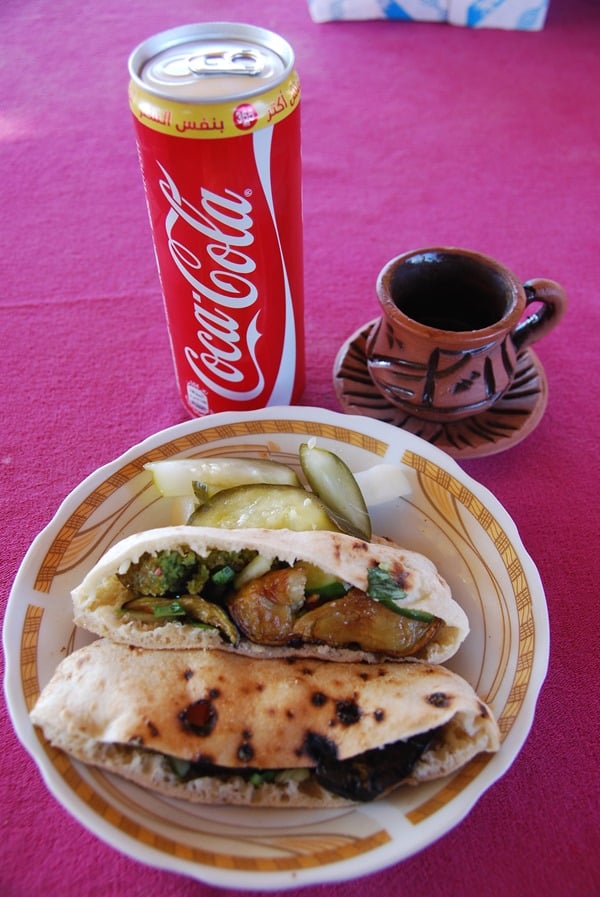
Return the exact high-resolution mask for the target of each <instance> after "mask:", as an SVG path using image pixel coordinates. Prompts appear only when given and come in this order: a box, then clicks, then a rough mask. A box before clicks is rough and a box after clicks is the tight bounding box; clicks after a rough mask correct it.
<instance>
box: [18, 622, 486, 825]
mask: <svg viewBox="0 0 600 897" xmlns="http://www.w3.org/2000/svg"><path fill="white" fill-rule="evenodd" d="M31 719H32V722H33V723H34V724H35V725H36V726H39V727H41V729H42V730H43V733H44V735H45V737H46V739H48V741H50V742H51V743H52V745H54V746H55V747H57V748H60V749H61V750H63V751H66V752H67V753H69V754H70V755H72V756H73V757H75V758H77V759H78V760H80V761H82V762H84V763H86V764H92V765H94V766H97V767H100V768H102V769H104V770H107V771H109V772H111V773H116V774H118V775H120V776H124V777H125V778H127V779H129V780H132V781H133V782H136V783H137V784H139V785H141V786H143V787H145V788H149V789H152V790H155V791H158V792H160V793H162V794H164V795H168V796H170V797H179V798H184V799H186V800H189V801H193V802H197V803H212V804H240V805H250V804H251V805H254V806H268V807H283V806H285V807H320V808H324V807H334V806H339V805H346V804H354V803H357V802H365V801H371V800H375V799H378V798H380V797H382V796H385V795H386V794H389V793H390V792H391V791H392V790H393V789H395V788H396V787H398V786H399V785H404V784H407V785H409V784H410V785H414V784H418V783H421V782H426V781H430V780H432V779H437V778H440V777H442V776H446V775H448V774H450V773H453V772H455V771H456V770H457V769H459V768H460V767H462V766H464V765H465V764H466V763H467V762H468V761H469V760H470V759H471V758H472V757H474V756H475V755H476V754H478V753H480V752H494V751H496V750H497V749H498V746H499V732H498V726H497V724H496V722H495V720H494V717H493V715H492V712H491V710H490V708H489V707H487V706H486V705H485V703H484V702H483V701H481V700H480V699H479V698H478V697H477V695H476V694H475V692H474V691H473V689H472V688H471V687H470V686H469V685H468V684H467V682H465V681H464V680H463V679H462V678H460V677H459V676H457V675H456V674H454V673H452V672H450V671H449V670H447V669H446V668H444V667H440V666H437V665H432V664H427V663H424V662H422V661H410V660H408V661H405V662H403V663H384V664H365V663H332V662H329V661H321V660H315V659H312V658H290V659H287V660H286V659H282V658H267V659H261V660H256V659H255V658H252V657H245V656H241V655H236V654H228V653H225V652H220V651H203V650H173V651H152V650H147V649H140V648H130V647H127V646H125V645H119V644H115V643H114V642H111V641H109V640H107V639H99V640H97V641H95V642H93V643H92V644H91V645H88V646H87V647H85V648H82V649H79V650H78V651H76V652H74V653H73V654H71V655H70V656H68V657H67V658H66V659H65V660H63V661H62V663H61V664H60V665H59V667H58V668H57V670H56V672H55V674H54V676H53V678H52V680H51V681H50V682H49V684H48V685H47V686H46V687H45V688H44V690H43V692H42V694H41V696H40V697H39V699H38V701H37V704H36V705H35V707H34V709H33V711H32V713H31Z"/></svg>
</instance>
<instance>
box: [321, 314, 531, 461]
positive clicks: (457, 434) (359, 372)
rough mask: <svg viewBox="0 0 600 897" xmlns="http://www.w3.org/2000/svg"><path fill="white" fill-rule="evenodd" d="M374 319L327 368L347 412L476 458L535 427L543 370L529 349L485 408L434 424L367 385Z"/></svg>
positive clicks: (507, 445) (513, 442)
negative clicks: (368, 348) (508, 383)
mask: <svg viewBox="0 0 600 897" xmlns="http://www.w3.org/2000/svg"><path fill="white" fill-rule="evenodd" d="M374 324H375V321H369V322H368V323H367V324H364V325H363V326H362V327H361V328H360V329H359V330H357V331H356V333H354V334H353V335H352V336H351V337H350V338H349V339H348V340H347V341H346V342H345V343H344V344H343V346H342V347H341V349H340V351H339V352H338V355H337V358H336V360H335V364H334V368H333V382H334V388H335V392H336V396H337V399H338V401H339V403H340V405H341V406H342V408H343V409H344V411H345V412H346V413H348V414H363V415H365V416H366V417H372V418H375V420H380V421H384V422H385V423H388V424H392V425H393V426H396V427H401V428H402V429H403V430H408V431H409V432H410V433H413V434H414V435H415V436H420V437H421V438H422V439H426V440H427V441H428V442H431V443H432V444H434V445H436V446H437V447H438V448H441V449H443V450H444V451H446V452H447V453H448V454H449V455H452V456H453V457H454V458H481V457H483V456H484V455H493V454H496V453H497V452H503V451H504V450H505V449H507V448H511V447H512V446H514V445H516V444H517V443H518V442H520V441H521V440H522V439H525V437H526V436H529V434H530V433H531V432H532V431H533V430H534V429H535V427H537V425H538V424H539V422H540V420H541V419H542V416H543V414H544V411H545V409H546V403H547V400H548V384H547V381H546V375H545V373H544V369H543V367H542V365H541V363H540V361H539V359H538V357H537V356H536V354H535V353H534V352H533V351H532V350H531V349H525V350H524V351H523V352H522V353H521V354H520V355H519V357H518V359H517V369H516V371H515V378H514V380H513V383H512V386H511V387H510V389H509V390H508V392H506V393H505V395H504V396H502V398H501V399H499V400H498V401H497V402H496V403H495V404H494V405H493V406H492V408H490V409H489V410H487V411H484V412H482V413H481V414H476V415H473V416H472V417H467V418H464V419H463V420H458V421H451V422H448V423H435V422H432V421H424V420H421V419H420V418H418V417H414V416H413V415H411V414H408V413H407V412H405V411H402V409H400V408H396V407H395V406H394V405H391V404H390V403H389V402H388V401H387V400H386V399H385V398H384V397H383V396H382V395H381V393H380V392H379V391H378V390H377V389H376V387H375V386H374V385H373V382H372V380H371V377H370V376H369V371H368V368H367V361H366V354H365V344H366V340H367V336H368V334H369V331H370V329H371V328H372V327H373V325H374Z"/></svg>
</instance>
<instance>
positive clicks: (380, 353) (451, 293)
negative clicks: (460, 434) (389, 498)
mask: <svg viewBox="0 0 600 897" xmlns="http://www.w3.org/2000/svg"><path fill="white" fill-rule="evenodd" d="M377 297H378V299H379V303H380V306H381V309H382V312H383V315H382V316H381V318H380V320H378V321H377V322H375V324H374V325H373V327H372V329H371V331H370V333H369V335H368V338H367V343H366V356H367V367H368V370H369V374H370V376H371V379H372V381H373V384H374V386H375V387H376V388H377V390H378V391H379V392H380V393H381V394H382V395H383V396H385V398H386V399H387V400H388V401H389V402H390V403H391V404H393V405H395V406H396V407H399V408H401V409H402V410H404V411H406V412H407V413H409V414H411V415H414V416H416V417H420V418H422V419H424V420H430V421H452V420H458V419H460V418H464V417H469V416H471V415H474V414H479V413H481V412H482V411H485V410H487V409H488V408H490V407H491V406H492V405H493V404H494V402H496V401H497V400H498V399H499V398H500V397H501V396H502V395H504V393H505V392H506V391H507V390H508V389H509V388H510V385H511V383H512V380H513V377H514V372H515V368H516V365H517V358H518V356H519V354H520V353H521V352H522V351H523V350H524V349H526V347H527V346H530V345H531V344H532V343H534V342H536V341H537V340H539V339H541V338H542V337H543V336H545V335H546V334H547V333H549V332H550V331H551V330H552V329H553V328H554V327H555V326H556V325H557V324H558V322H559V320H560V319H561V317H562V316H563V314H564V312H565V310H566V307H567V296H566V293H565V291H564V290H563V288H562V287H561V286H560V285H559V284H557V283H555V282H554V281H552V280H544V279H541V278H537V279H534V280H529V281H527V282H526V283H524V284H522V283H521V282H520V281H519V280H518V279H517V278H516V277H515V275H514V274H513V273H512V272H511V271H509V270H508V268H505V267H504V266H503V265H501V264H500V263H499V262H497V261H495V260H494V259H492V258H489V257H488V256H485V255H481V254H480V253H477V252H471V251H469V250H466V249H457V248H454V247H436V248H432V249H418V250H413V251H412V252H407V253H404V254H403V255H399V256H397V257H396V258H394V259H392V260H391V261H390V262H388V263H387V264H386V265H385V266H384V268H383V269H382V271H381V273H380V274H379V277H378V279H377ZM530 306H535V308H532V309H531V310H530V312H531V313H529V314H528V315H527V316H524V312H525V309H526V308H529V307H530Z"/></svg>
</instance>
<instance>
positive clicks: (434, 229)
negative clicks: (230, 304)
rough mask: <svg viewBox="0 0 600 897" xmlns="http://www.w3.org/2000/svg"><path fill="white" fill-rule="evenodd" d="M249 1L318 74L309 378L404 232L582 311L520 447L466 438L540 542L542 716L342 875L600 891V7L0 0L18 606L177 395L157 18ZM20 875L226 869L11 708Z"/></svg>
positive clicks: (115, 890) (308, 167)
mask: <svg viewBox="0 0 600 897" xmlns="http://www.w3.org/2000/svg"><path fill="white" fill-rule="evenodd" d="M219 19H227V20H233V21H236V20H237V21H244V20H251V21H253V22H255V23H257V24H260V25H264V26H267V27H270V28H272V29H274V30H276V31H279V32H281V33H282V34H283V35H284V36H286V37H287V38H288V40H289V41H290V42H291V43H292V45H293V46H294V48H295V50H296V54H297V64H298V69H299V71H300V74H301V78H302V82H303V89H304V95H303V96H304V99H303V128H304V130H303V166H304V191H305V193H304V196H305V253H306V325H307V364H308V383H307V387H306V391H305V394H304V397H303V402H304V404H308V405H319V406H323V407H325V408H330V409H334V410H339V406H338V404H337V402H336V399H335V397H334V393H333V390H332V378H331V372H332V365H333V361H334V358H335V355H336V352H337V349H338V347H339V346H340V344H341V343H342V342H343V341H344V340H345V339H346V338H347V337H348V336H349V335H350V334H351V333H352V332H353V331H354V330H356V329H357V328H358V327H359V326H360V325H362V324H363V323H364V322H365V321H367V320H369V319H370V318H372V317H374V316H375V315H376V314H377V307H376V302H375V296H374V281H375V277H376V275H377V272H378V271H379V269H380V268H381V266H382V265H383V264H384V263H385V262H386V261H387V260H388V259H389V258H391V257H392V256H394V255H396V254H397V253H399V252H401V251H404V250H406V249H410V248H414V247H418V246H425V245H435V244H454V245H462V246H466V247H469V248H472V249H477V250H479V251H482V252H486V253H488V254H491V255H493V256H496V257H497V258H499V259H501V260H502V261H503V262H504V263H505V264H507V265H508V266H509V267H511V268H512V269H513V270H514V271H515V272H516V273H517V274H518V275H519V276H521V277H523V278H524V279H526V278H528V277H534V276H544V277H551V278H554V279H556V280H558V281H560V282H561V283H562V284H563V285H564V287H565V288H566V289H567V291H568V293H569V296H570V311H569V313H568V315H567V317H566V318H565V320H564V322H563V324H562V325H561V326H560V328H559V329H558V330H557V331H555V332H554V333H553V334H552V335H550V336H549V337H548V338H546V339H545V340H544V341H543V343H541V344H540V345H539V349H538V354H539V357H540V359H541V361H542V363H543V365H544V368H545V370H546V374H547V377H548V382H549V402H548V408H547V411H546V414H545V416H544V418H543V420H542V422H541V423H540V425H539V426H538V428H537V429H536V430H535V431H534V432H533V433H532V434H531V435H530V436H529V437H528V438H527V439H525V440H524V441H523V442H521V443H520V444H519V445H517V446H516V447H514V448H512V449H510V450H509V451H507V452H505V453H503V454H499V455H494V456H490V457H487V458H481V459H478V460H476V461H465V462H463V464H464V468H465V469H466V470H467V472H468V473H470V474H471V475H472V476H474V477H475V478H477V479H478V480H480V481H481V482H482V483H484V484H485V485H486V486H487V487H489V488H490V489H491V490H492V491H493V492H494V493H495V494H496V496H497V497H498V498H499V500H500V501H501V502H502V503H503V504H504V505H505V507H506V508H507V509H508V511H509V513H510V514H511V515H512V516H513V517H514V519H515V521H516V522H517V524H518V526H519V528H520V531H521V534H522V537H523V540H524V543H525V545H526V547H527V549H528V551H529V552H530V553H531V555H532V556H533V558H534V560H535V562H536V564H537V565H538V567H539V570H540V573H541V576H542V579H543V581H544V584H545V589H546V593H547V599H548V606H549V613H550V623H551V638H552V645H551V659H550V668H549V673H548V678H547V681H546V684H545V686H544V688H543V690H542V693H541V696H540V700H539V704H538V710H537V714H536V718H535V722H534V725H533V729H532V731H531V735H530V737H529V739H528V741H527V743H526V745H525V747H524V748H523V750H522V752H521V754H520V755H519V756H518V758H517V760H516V762H515V763H514V765H513V766H512V768H511V769H510V771H509V772H508V773H507V774H506V775H505V776H504V778H503V779H502V780H501V781H499V782H498V783H497V784H496V785H495V786H494V787H492V788H491V790H489V791H488V792H487V793H486V794H485V795H484V796H483V797H482V799H481V800H480V801H479V802H478V803H477V805H476V806H475V808H474V809H473V810H472V812H471V813H470V814H469V816H468V817H467V818H466V819H465V821H464V822H463V823H462V824H460V825H459V826H458V827H457V828H455V829H454V830H452V831H451V832H450V833H449V834H447V835H446V836H444V837H443V838H442V839H441V840H440V841H438V842H437V843H435V844H434V845H432V846H430V847H429V848H427V849H425V850H424V851H423V852H421V853H420V854H418V855H417V856H415V857H413V858H411V859H409V860H407V861H405V862H403V863H400V864H398V865H396V866H394V867H391V868H389V869H387V870H385V871H382V872H379V873H376V874H373V875H371V876H368V877H366V878H364V879H363V880H359V881H355V882H347V883H345V884H341V885H337V886H336V885H331V886H328V887H327V888H324V887H320V886H315V887H310V888H309V889H308V890H307V891H306V892H305V893H307V894H308V895H310V897H313V895H314V897H316V895H317V894H325V893H328V894H344V895H346V897H357V895H359V894H360V895H367V897H374V895H378V894H382V893H390V894H406V895H409V894H410V895H411V897H415V895H426V897H441V895H444V897H447V895H450V894H452V895H459V894H460V895H461V897H481V895H486V897H500V895H502V897H529V895H536V897H537V895H546V894H548V895H549V894H556V895H561V897H569V895H577V897H592V895H594V894H598V893H600V871H599V870H600V867H599V860H598V857H599V856H600V832H599V827H600V825H599V824H600V819H599V811H598V805H599V800H600V793H599V788H598V731H599V729H598V724H599V714H598V685H599V676H598V672H597V664H598V657H599V639H598V619H599V617H598V563H597V557H598V552H597V548H598V546H597V541H598V503H599V495H598V437H599V433H598V395H597V379H598V326H599V321H598V308H599V303H598V299H597V291H598V283H599V278H600V273H599V270H598V255H599V249H600V245H599V241H598V236H599V234H598V209H599V202H598V200H599V189H598V185H599V183H600V164H599V162H600V160H599V152H600V149H599V147H600V128H599V122H600V118H599V116H598V106H599V91H598V84H600V56H599V55H598V47H599V45H600V7H599V6H598V4H597V3H596V2H595V0H553V2H552V4H551V7H550V11H549V15H548V20H547V24H546V27H545V29H544V30H543V31H541V32H539V33H524V32H497V31H485V32H483V31H477V32H476V31H471V30H467V29H462V28H450V27H448V26H444V25H430V24H423V23H421V24H418V23H417V24H409V23H403V22H377V23H336V24H328V25H316V24H314V23H313V22H311V20H310V18H309V15H308V12H307V9H306V5H305V3H303V2H302V0H297V2H295V3H281V2H277V0H255V2H253V3H251V4H249V3H247V2H246V0H226V2H217V0H204V2H202V3H197V2H192V0H172V2H170V3H164V2H159V0H144V2H140V0H131V2H127V3H122V2H116V0H102V2H99V0H90V2H88V3H85V4H80V3H75V2H73V0H65V2H61V3H51V2H49V0H28V2H24V3H17V2H15V0H13V2H11V0H8V2H6V3H4V4H3V6H2V9H1V11H0V33H1V34H2V38H1V42H2V53H1V56H0V69H1V72H2V76H1V78H0V91H1V95H2V102H1V104H0V154H1V157H2V162H1V170H2V189H1V191H0V207H1V218H0V267H1V271H2V291H1V299H0V308H1V318H0V320H1V331H0V332H1V333H2V348H3V358H4V363H3V366H2V383H3V398H2V406H3V413H2V435H1V437H0V446H1V449H0V462H1V463H0V477H1V487H0V504H1V508H2V510H1V515H2V523H3V529H4V537H3V540H2V551H1V553H0V570H1V575H2V592H1V596H2V598H1V600H2V602H3V606H4V604H5V602H6V600H7V597H8V593H9V590H10V587H11V584H12V581H13V578H14V576H15V574H16V572H17V569H18V567H19V564H20V562H21V560H22V558H23V555H24V553H25V551H26V549H27V547H28V545H29V544H30V542H31V540H32V539H33V538H34V536H35V535H36V533H38V532H39V531H40V530H41V529H42V528H43V527H44V526H45V525H46V523H47V522H48V521H49V520H50V519H51V517H52V515H53V513H54V511H55V509H56V508H57V506H58V504H59V502H60V501H61V500H62V499H63V498H64V497H65V496H66V495H67V493H68V492H69V491H70V490H71V489H72V488H73V487H75V486H76V485H77V484H78V483H79V482H80V481H81V480H82V479H83V478H84V477H85V476H86V475H87V474H88V473H90V472H91V471H93V470H94V469H95V468H97V467H99V466H100V465H101V464H103V463H105V462H107V461H109V460H111V459H112V458H114V457H116V456H117V455H119V454H121V453H122V452H123V451H124V450H125V449H127V448H128V447H129V446H130V445H132V444H134V443H136V442H138V441H140V440H141V439H142V438H144V437H145V436H147V435H149V434H151V433H153V432H155V431H157V430H160V429H162V428H164V427H167V426H169V425H171V424H174V423H177V422H179V421H181V420H183V419H184V418H185V413H184V411H183V409H182V407H181V405H180V403H179V399H178V395H177V391H176V388H175V383H174V378H173V374H172V367H171V359H170V353H169V347H168V343H167V336H166V330H165V325H164V321H163V313H162V306H161V300H160V298H159V290H158V284H157V277H156V273H155V267H154V259H153V251H152V246H151V240H150V235H149V229H148V225H147V218H146V210H145V205H144V197H143V192H142V184H141V179H140V175H139V170H138V161H137V158H136V153H135V148H134V141H133V134H132V126H131V122H130V118H129V111H128V108H127V101H126V85H127V74H126V60H127V56H128V54H129V51H130V50H131V49H132V47H133V46H134V45H136V44H137V43H138V42H139V41H140V40H142V39H143V38H145V37H146V36H148V35H150V34H152V33H154V32H157V31H160V30H163V29H165V28H168V27H172V26H174V25H176V24H181V23H186V22H192V21H195V20H219ZM1 739H2V776H1V785H0V789H1V794H0V808H1V809H0V819H1V822H2V838H1V842H0V844H1V846H0V893H2V895H3V897H29V895H32V894H36V893H41V894H44V895H45V897H58V895H61V897H62V895H71V894H73V895H74V894H78V895H81V897H88V895H89V897H96V895H106V894H118V895H125V894H126V895H128V897H139V895H148V894H152V895H154V894H161V895H162V897H171V895H178V897H196V895H208V894H212V893H216V889H215V888H213V887H209V886H207V885H203V884H201V883H198V882H194V881H193V880H191V879H187V878H184V877H181V876H178V875H175V874H172V873H169V872H164V871H159V870H156V869H153V868H150V867H147V866H144V865H141V864H138V863H137V862H135V861H134V860H131V859H129V858H127V857H125V856H123V855H121V854H120V853H119V852H117V851H115V850H113V849H112V848H109V847H107V846H105V845H104V844H103V843H101V842H100V841H99V840H97V839H96V838H95V837H94V836H93V835H92V834H90V833H89V832H88V831H86V830H85V829H83V828H82V827H81V826H80V825H79V824H78V823H77V822H75V821H74V820H73V819H72V818H71V817H70V816H69V815H68V814H67V813H66V812H65V811H64V810H63V809H62V807H61V806H60V805H59V804H58V803H57V802H56V801H55V800H54V798H52V797H51V796H50V794H49V793H48V792H47V790H46V788H45V787H44V785H43V784H42V781H41V778H40V776H39V774H38V771H37V769H36V767H35V765H34V763H33V762H32V761H31V759H30V758H29V757H28V755H27V754H26V753H25V751H24V750H23V749H22V748H21V746H20V744H19V743H18V741H17V739H16V737H15V735H14V733H13V731H12V727H11V724H10V721H9V719H8V716H7V713H6V709H5V707H4V705H3V708H2V730H1Z"/></svg>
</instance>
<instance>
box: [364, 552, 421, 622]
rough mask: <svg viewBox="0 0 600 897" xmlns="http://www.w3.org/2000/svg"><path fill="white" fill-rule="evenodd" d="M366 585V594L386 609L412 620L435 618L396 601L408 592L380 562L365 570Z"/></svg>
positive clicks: (400, 599) (406, 595) (404, 596)
mask: <svg viewBox="0 0 600 897" xmlns="http://www.w3.org/2000/svg"><path fill="white" fill-rule="evenodd" d="M367 579H368V583H369V585H368V587H367V595H368V596H369V598H373V600H374V601H379V602H380V604H383V606H384V607H387V608H388V610H391V611H393V612H394V613H395V614H400V615H401V616H403V617H410V619H412V620H422V621H423V622H424V623H430V622H432V620H435V616H434V614H430V613H428V612H427V611H424V610H416V608H414V607H402V606H401V605H399V604H398V603H397V602H398V601H402V599H403V598H406V597H408V592H407V591H406V589H403V588H402V586H400V585H399V584H398V583H397V582H396V580H395V579H394V577H393V576H392V574H391V573H390V571H389V570H387V569H386V568H385V567H384V566H383V565H382V564H379V565H378V566H377V567H370V568H369V569H368V571H367Z"/></svg>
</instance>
